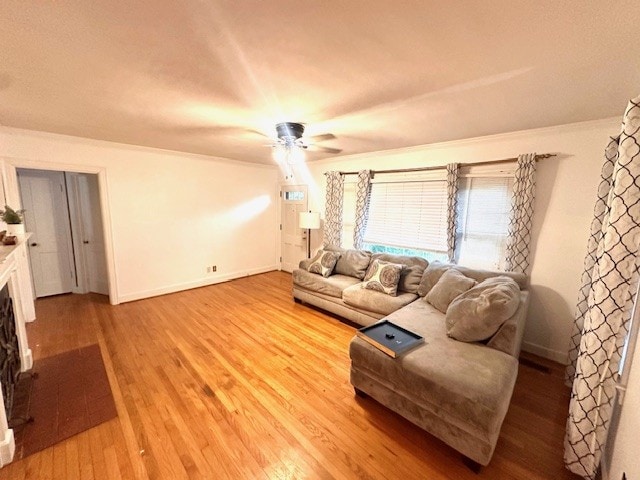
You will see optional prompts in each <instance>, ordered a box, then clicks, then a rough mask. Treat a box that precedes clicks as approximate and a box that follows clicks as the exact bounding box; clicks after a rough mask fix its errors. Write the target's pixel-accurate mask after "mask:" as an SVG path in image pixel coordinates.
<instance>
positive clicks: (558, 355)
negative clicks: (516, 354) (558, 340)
mask: <svg viewBox="0 0 640 480" xmlns="http://www.w3.org/2000/svg"><path fill="white" fill-rule="evenodd" d="M522 350H524V351H525V352H529V353H533V354H534V355H538V356H539V357H543V358H547V359H549V360H553V361H554V362H558V363H561V364H563V365H566V364H567V360H568V358H567V355H568V354H567V352H561V351H560V350H552V349H550V348H547V347H543V346H542V345H537V344H535V343H531V342H527V341H524V342H522Z"/></svg>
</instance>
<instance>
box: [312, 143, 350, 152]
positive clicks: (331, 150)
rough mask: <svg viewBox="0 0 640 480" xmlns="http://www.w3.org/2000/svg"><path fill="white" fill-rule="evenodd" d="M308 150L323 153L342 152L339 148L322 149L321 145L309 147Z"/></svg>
mask: <svg viewBox="0 0 640 480" xmlns="http://www.w3.org/2000/svg"><path fill="white" fill-rule="evenodd" d="M309 150H314V151H316V152H325V153H340V152H341V151H342V149H341V148H331V147H323V146H321V145H309Z"/></svg>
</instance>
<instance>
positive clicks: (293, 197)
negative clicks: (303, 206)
mask: <svg viewBox="0 0 640 480" xmlns="http://www.w3.org/2000/svg"><path fill="white" fill-rule="evenodd" d="M284 199H285V200H288V201H300V200H304V192H300V191H297V190H290V191H288V192H284Z"/></svg>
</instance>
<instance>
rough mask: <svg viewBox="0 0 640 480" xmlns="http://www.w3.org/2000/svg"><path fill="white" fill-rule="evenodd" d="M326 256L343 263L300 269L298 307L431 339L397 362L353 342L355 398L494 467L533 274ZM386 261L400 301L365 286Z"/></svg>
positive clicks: (359, 255)
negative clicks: (374, 404)
mask: <svg viewBox="0 0 640 480" xmlns="http://www.w3.org/2000/svg"><path fill="white" fill-rule="evenodd" d="M324 250H325V251H329V252H332V254H333V255H334V256H337V257H338V258H337V262H336V263H335V265H334V266H333V268H332V271H331V273H330V274H329V275H327V276H325V275H323V274H321V273H314V269H313V265H312V264H313V262H314V259H310V260H305V261H303V262H301V263H300V268H299V269H296V270H295V271H294V272H293V297H294V299H295V300H297V301H300V302H305V303H307V304H309V305H313V306H316V307H319V308H321V309H323V310H326V311H329V312H331V313H334V314H337V315H339V316H341V317H343V318H345V319H348V320H350V321H352V322H355V323H357V324H359V325H362V326H366V325H370V324H372V323H375V322H377V321H379V320H381V319H386V320H389V321H391V322H393V323H395V324H397V325H399V326H401V327H404V328H407V329H409V330H411V331H413V332H415V333H417V334H419V335H421V336H423V337H424V338H425V342H424V344H422V345H420V346H418V347H417V348H415V349H413V350H410V351H409V352H407V353H405V354H403V355H401V356H400V357H398V358H392V357H390V356H388V355H386V354H385V353H383V352H382V351H380V350H378V349H377V348H375V347H374V346H372V345H370V344H369V343H367V342H365V341H363V340H362V339H360V338H358V337H357V336H356V337H354V338H353V339H352V341H351V343H350V346H349V355H350V358H351V375H350V379H351V383H352V385H353V386H354V388H355V391H356V393H357V394H358V395H362V396H369V397H371V398H373V399H375V400H376V401H378V402H380V403H381V404H383V405H385V406H386V407H388V408H390V409H391V410H393V411H395V412H397V413H398V414H400V415H402V416H403V417H405V418H406V419H408V420H409V421H411V422H413V423H414V424H416V425H418V426H420V427H421V428H423V429H424V430H426V431H428V432H430V433H431V434H433V435H434V436H436V437H438V438H439V439H441V440H442V441H444V442H445V443H447V444H448V445H450V446H451V447H453V448H455V449H456V450H458V451H459V452H461V453H462V454H464V455H465V456H466V457H468V458H469V459H471V460H473V461H474V462H477V463H479V464H480V465H487V464H488V463H489V461H490V460H491V457H492V455H493V452H494V449H495V446H496V442H497V440H498V437H499V434H500V428H501V426H502V422H503V420H504V417H505V415H506V413H507V409H508V407H509V403H510V400H511V395H512V393H513V387H514V384H515V380H516V376H517V372H518V360H517V359H518V355H519V352H520V346H521V342H522V337H523V333H524V324H525V319H526V313H527V308H528V303H529V292H528V289H527V277H526V276H525V275H523V274H518V273H505V272H492V271H485V270H475V269H470V268H465V267H462V266H458V265H450V264H441V263H437V262H434V263H432V264H429V263H428V262H427V261H426V260H424V259H422V258H417V257H408V256H399V255H388V254H372V253H370V252H366V251H362V250H345V249H341V248H337V247H325V249H324ZM315 260H317V258H316V259H315ZM325 260H326V258H325ZM325 263H326V262H325ZM328 263H330V262H328ZM381 263H382V264H383V265H384V266H385V267H386V266H387V264H394V265H396V266H399V267H395V268H396V271H398V269H399V271H400V276H399V279H397V291H396V294H395V295H391V294H388V293H383V292H382V291H378V290H379V289H380V285H374V287H375V289H373V290H371V289H369V288H363V285H365V284H366V283H367V281H371V280H370V278H369V277H371V275H372V274H371V269H372V267H373V266H375V267H376V268H379V267H380V264H381ZM310 269H311V271H309V270H310ZM323 273H324V274H326V273H327V272H326V269H324V268H323ZM374 283H375V282H374ZM489 333H490V334H489ZM485 335H486V338H484V336H485ZM456 337H457V338H456Z"/></svg>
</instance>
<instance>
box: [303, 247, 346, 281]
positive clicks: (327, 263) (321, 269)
mask: <svg viewBox="0 0 640 480" xmlns="http://www.w3.org/2000/svg"><path fill="white" fill-rule="evenodd" d="M339 258H340V254H339V253H338V252H329V251H328V250H322V249H320V250H318V253H316V255H315V256H314V257H313V259H312V260H311V263H310V264H309V270H308V271H309V272H311V273H317V274H319V275H322V276H323V277H328V276H329V275H331V273H332V272H333V268H334V267H335V266H336V263H337V262H338V259H339Z"/></svg>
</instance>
